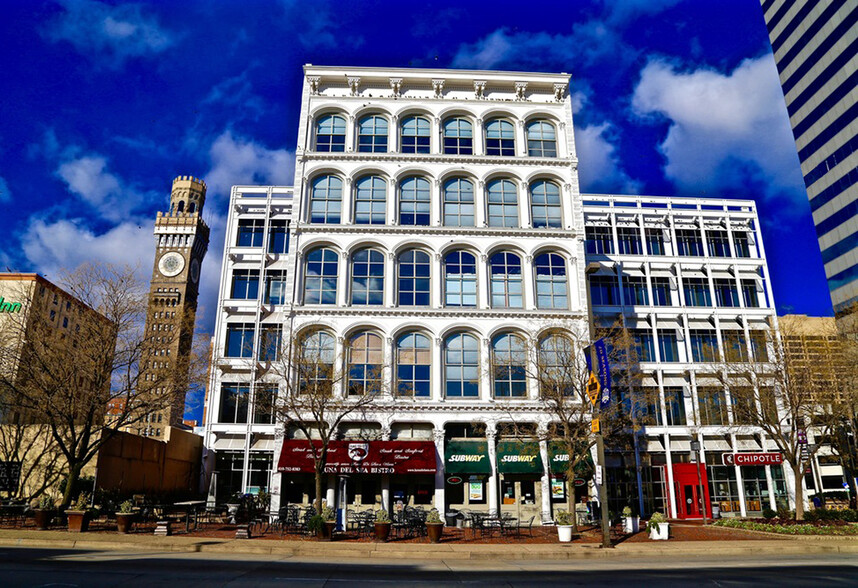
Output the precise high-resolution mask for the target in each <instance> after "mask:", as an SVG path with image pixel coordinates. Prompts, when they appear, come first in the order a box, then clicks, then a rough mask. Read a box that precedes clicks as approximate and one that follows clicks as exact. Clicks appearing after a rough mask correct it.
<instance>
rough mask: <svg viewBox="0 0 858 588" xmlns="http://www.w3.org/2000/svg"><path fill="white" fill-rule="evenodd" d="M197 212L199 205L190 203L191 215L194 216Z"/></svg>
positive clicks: (189, 210)
mask: <svg viewBox="0 0 858 588" xmlns="http://www.w3.org/2000/svg"><path fill="white" fill-rule="evenodd" d="M196 211H197V203H196V202H191V203H189V204H188V212H189V213H190V214H194V213H195V212H196Z"/></svg>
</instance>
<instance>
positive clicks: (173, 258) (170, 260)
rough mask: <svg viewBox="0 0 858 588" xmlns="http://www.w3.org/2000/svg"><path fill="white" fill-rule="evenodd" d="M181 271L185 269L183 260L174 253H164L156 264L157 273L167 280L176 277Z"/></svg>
mask: <svg viewBox="0 0 858 588" xmlns="http://www.w3.org/2000/svg"><path fill="white" fill-rule="evenodd" d="M183 269H185V258H184V257H182V256H181V255H180V254H178V253H176V252H175V251H171V252H170V253H165V254H164V255H163V257H161V260H160V261H159V262H158V271H159V272H161V273H162V274H163V275H164V276H166V277H168V278H172V277H173V276H178V275H179V274H180V273H182V270H183Z"/></svg>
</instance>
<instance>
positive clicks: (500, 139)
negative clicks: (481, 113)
mask: <svg viewBox="0 0 858 588" xmlns="http://www.w3.org/2000/svg"><path fill="white" fill-rule="evenodd" d="M486 155H508V156H511V157H512V156H515V127H513V126H512V123H511V122H509V121H508V120H504V119H501V118H496V119H494V120H490V121H489V122H488V123H486Z"/></svg>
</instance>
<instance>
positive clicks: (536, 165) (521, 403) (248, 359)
mask: <svg viewBox="0 0 858 588" xmlns="http://www.w3.org/2000/svg"><path fill="white" fill-rule="evenodd" d="M568 81H569V77H568V75H566V74H534V73H512V72H485V71H464V70H415V69H374V68H339V67H315V66H306V67H305V80H304V87H303V96H302V106H301V115H300V126H299V134H298V147H297V150H296V158H297V162H296V173H295V182H294V188H291V187H259V186H255V187H254V186H237V187H234V188H233V191H232V196H231V201H230V211H229V220H228V224H227V233H226V247H225V250H224V264H223V270H222V276H221V291H220V301H219V313H218V320H217V326H216V333H215V338H214V355H215V362H214V369H213V376H212V385H211V387H210V392H209V394H208V399H207V406H206V416H205V421H206V424H205V431H206V444H207V447H209V448H210V449H212V450H214V453H215V455H216V457H215V458H214V460H212V461H211V462H210V463H211V468H212V469H213V470H214V471H215V472H216V476H217V477H216V483H215V484H213V488H214V487H216V488H217V494H218V496H219V499H223V496H224V493H230V492H234V491H236V490H239V491H256V490H269V491H272V493H273V494H274V499H273V506H276V505H277V504H279V503H281V502H283V503H285V502H293V503H294V502H298V503H307V502H309V501H310V500H311V499H312V493H313V488H312V475H311V474H310V473H307V472H306V467H304V466H302V465H301V464H299V463H297V462H296V461H295V460H294V459H293V458H291V457H290V447H292V446H293V445H295V444H299V443H301V441H300V439H296V438H294V437H295V433H294V432H293V431H283V430H282V426H280V427H278V426H277V425H276V424H274V422H273V418H272V415H271V414H270V411H268V410H259V409H257V408H256V407H261V406H264V405H266V404H267V403H266V402H263V401H262V400H260V399H265V398H267V397H268V396H269V395H270V394H272V393H273V391H275V390H276V388H277V385H278V382H277V381H276V378H274V377H273V376H272V374H271V372H270V371H269V370H268V367H267V366H268V364H267V363H266V360H267V359H268V358H267V357H265V354H266V353H267V351H266V350H267V349H268V348H269V347H270V343H271V342H273V341H277V340H278V339H279V338H280V337H283V336H288V337H293V338H294V339H296V340H302V341H305V342H306V344H308V345H311V346H313V347H314V348H315V349H317V350H319V351H321V352H322V356H324V357H330V358H331V361H342V362H343V369H344V370H345V372H346V373H347V374H348V380H347V382H345V383H344V384H343V385H342V386H341V387H340V390H339V393H341V394H343V395H344V396H348V395H350V394H358V393H360V391H361V390H362V388H363V387H364V386H368V385H375V384H376V382H375V381H374V379H375V378H376V376H375V375H374V374H375V372H374V370H373V367H374V366H378V365H381V366H385V367H384V369H383V371H382V373H381V379H382V380H383V382H384V383H385V387H386V389H387V390H388V394H387V395H386V397H385V399H384V400H383V402H381V403H380V404H379V405H378V407H377V408H376V409H375V410H374V413H373V414H371V415H369V416H368V417H367V419H366V421H364V422H355V423H347V424H346V425H345V426H344V427H342V429H341V431H340V436H341V438H342V439H344V440H349V439H355V440H357V439H358V438H359V437H360V438H365V437H366V434H367V432H370V433H372V434H374V436H375V438H376V439H377V440H374V441H371V442H370V445H371V446H372V447H370V448H369V449H368V451H369V452H370V453H371V454H373V455H375V454H374V453H373V452H377V451H379V450H387V451H391V452H396V451H399V450H400V449H402V448H405V447H412V448H420V451H427V452H429V453H428V454H432V453H434V456H435V465H434V467H431V468H427V467H425V463H424V464H421V466H420V467H417V466H415V467H413V468H411V469H409V468H408V467H401V468H400V467H396V468H393V467H391V468H387V469H385V468H381V469H380V470H378V471H379V472H380V471H386V472H387V473H357V472H359V471H361V470H360V469H352V470H350V469H349V468H341V469H339V470H338V472H340V473H342V472H346V473H347V475H346V476H340V478H341V479H342V478H344V477H347V478H348V483H347V484H346V485H345V486H342V485H340V486H338V488H339V490H337V489H336V488H335V486H337V485H336V484H335V479H336V476H333V475H332V476H329V478H330V484H329V487H328V491H327V499H328V501H329V502H331V503H333V502H334V500H335V499H336V501H337V503H338V504H344V503H347V504H349V506H350V507H352V508H362V507H367V506H370V507H371V506H374V505H378V504H383V505H384V506H385V508H389V507H391V506H392V505H393V504H395V503H397V502H402V503H410V504H425V505H432V504H434V505H436V506H437V507H438V508H439V509H441V510H442V511H443V509H445V508H450V507H463V506H467V507H469V508H475V509H483V510H485V509H492V508H500V509H502V510H505V511H511V512H513V513H514V514H515V515H516V516H518V517H519V518H523V519H525V520H526V519H527V518H529V517H531V516H536V517H537V520H538V518H539V515H540V514H541V513H545V516H546V517H548V516H550V514H549V513H550V512H551V511H552V502H554V503H562V504H564V505H565V504H566V502H567V499H568V497H567V496H565V494H564V490H563V488H562V484H559V483H556V482H555V481H554V480H555V478H556V476H555V472H554V471H553V468H552V465H551V464H552V463H554V462H559V461H562V459H563V457H564V456H563V455H559V454H557V453H555V452H554V451H553V448H552V447H550V446H549V444H547V443H546V442H545V441H541V442H536V441H534V442H533V443H522V442H520V441H515V440H512V439H506V438H504V431H505V428H504V426H503V425H504V424H505V423H507V422H510V421H514V422H516V423H517V424H519V425H522V424H525V425H529V426H531V427H532V428H533V430H534V433H537V432H539V431H543V432H544V431H545V428H546V426H547V425H548V423H549V420H550V415H549V414H547V413H546V412H545V411H544V409H543V408H541V405H540V402H539V401H538V399H537V390H536V386H535V383H534V382H533V381H530V380H529V379H528V378H527V377H526V374H525V371H526V370H524V369H521V370H519V369H515V363H516V359H517V358H518V357H520V356H521V354H520V350H523V349H525V348H530V347H531V346H533V347H535V348H543V347H544V346H546V345H550V344H551V342H552V340H553V339H552V338H553V337H557V336H560V334H561V333H562V331H563V330H564V329H569V330H580V329H586V328H587V324H588V318H589V313H588V308H587V304H588V302H587V299H588V296H587V294H588V292H587V290H586V288H587V280H588V276H587V272H588V271H589V272H590V274H591V275H590V276H589V279H590V281H591V284H592V286H591V287H592V288H593V289H592V291H591V293H592V295H593V308H594V310H595V313H594V317H595V320H596V321H597V322H598V321H599V320H602V317H606V316H611V317H616V316H617V315H618V314H619V315H621V316H624V317H625V320H626V321H627V324H628V325H629V326H631V327H633V328H635V329H640V332H639V333H638V334H639V337H640V341H641V344H642V345H643V346H645V347H646V348H647V349H648V350H651V353H652V356H651V360H652V364H651V366H650V367H651V368H652V370H651V372H652V377H651V379H650V380H649V381H647V382H646V385H649V386H653V387H657V388H658V390H659V394H660V406H658V407H657V408H656V409H654V410H655V411H656V412H657V413H658V417H659V419H660V425H659V426H657V427H653V428H650V429H648V430H647V431H645V433H644V434H643V436H641V437H639V438H638V443H636V449H635V452H634V454H630V455H617V456H612V457H609V459H608V464H607V465H608V468H609V469H608V474H609V475H608V480H609V482H610V483H612V484H614V485H615V486H616V487H617V488H618V490H617V491H616V492H615V493H614V494H615V498H616V499H617V500H619V501H621V502H623V503H624V504H625V503H627V502H628V503H632V504H639V505H640V509H641V510H643V511H645V512H650V511H651V510H653V509H662V508H669V509H671V512H672V513H673V514H682V513H681V512H680V511H678V510H677V506H676V505H677V501H678V500H679V501H681V500H683V496H682V494H683V493H684V492H685V488H684V487H682V486H681V485H680V484H679V482H681V480H682V479H684V478H683V477H682V476H685V472H681V471H680V470H682V467H679V468H677V467H674V464H679V463H684V462H687V461H689V455H688V447H687V445H688V444H689V442H690V440H691V437H692V435H696V436H697V437H698V438H701V439H702V440H703V442H704V445H705V448H704V451H712V452H716V451H728V450H742V448H743V447H744V445H743V443H750V442H748V441H747V439H745V438H739V437H736V435H731V434H729V433H725V432H724V430H723V427H721V428H714V425H713V428H711V429H709V428H707V426H708V425H707V426H701V427H698V426H697V420H695V419H696V418H697V417H696V415H698V414H700V413H699V406H698V402H697V400H696V399H697V396H696V395H699V394H700V391H701V390H704V391H705V392H706V393H707V394H708V393H710V392H711V386H710V387H706V386H704V384H703V382H704V379H703V378H700V377H698V375H697V373H698V371H699V369H698V368H700V369H705V366H701V365H700V364H701V359H700V357H698V356H697V355H696V354H699V352H700V349H701V348H702V347H700V345H702V343H700V341H701V339H700V337H706V338H707V339H706V343H708V344H711V343H716V344H717V345H719V346H720V347H719V349H725V345H727V342H728V338H729V342H730V344H731V345H734V344H735V342H736V341H737V339H736V337H738V336H739V335H741V337H743V338H742V339H740V340H738V341H741V342H743V343H741V344H742V345H744V346H745V347H746V349H747V350H748V353H752V352H758V350H757V347H756V346H755V345H754V344H753V342H754V341H756V339H754V333H755V332H756V331H757V330H758V329H763V328H765V326H766V321H767V320H768V319H769V318H770V317H771V316H773V312H774V311H773V307H774V306H773V303H772V300H771V290H770V287H769V281H768V275H767V270H766V264H765V256H764V253H763V249H762V241H761V239H760V234H759V226H758V221H757V218H756V210H755V208H754V205H753V203H752V202H745V201H726V200H712V201H710V200H700V199H693V200H692V199H666V198H649V197H619V196H616V197H615V196H590V195H581V194H580V193H579V189H578V174H577V167H578V165H577V157H576V153H575V143H574V138H573V126H572V125H573V123H572V111H571V102H570V99H569V96H568V94H567V84H568ZM585 224H586V227H587V228H586V234H585ZM694 231H697V238H696V239H695V238H694V235H693V232H694ZM658 235H660V237H658ZM657 237H658V238H657ZM585 239H586V246H587V248H588V249H587V252H586V253H585ZM634 239H638V241H637V244H636V245H634V244H632V241H633V240H634ZM609 243H610V246H609V245H608V244H609ZM656 244H658V247H660V248H661V250H659V251H654V250H652V249H651V248H652V247H655V246H656ZM621 293H625V296H626V297H627V298H626V299H625V304H623V296H624V294H621ZM752 293H753V295H752ZM629 296H630V297H631V298H629ZM689 297H700V299H699V301H700V302H701V305H700V306H699V307H697V306H693V305H692V302H691V298H689ZM749 297H753V298H754V301H755V302H756V306H755V305H754V304H751V303H750V302H751V300H750V298H749ZM633 298H634V303H633ZM728 299H729V301H728ZM694 301H697V298H694ZM707 301H708V304H705V305H704V303H706V302H707ZM743 301H744V302H743ZM727 302H729V304H728V303H727ZM636 332H637V331H636ZM670 333H672V335H671V334H670ZM695 345H697V347H695ZM493 355H494V356H495V357H496V358H498V359H499V360H500V362H501V363H504V362H505V363H506V365H509V366H510V369H508V370H506V372H505V373H504V374H503V375H499V374H498V373H494V374H493V373H492V370H488V369H485V366H487V365H490V362H491V358H492V356H493ZM677 390H680V391H679V392H677ZM671 394H674V396H670V395H671ZM680 401H681V404H682V410H683V411H684V412H683V413H682V414H683V419H679V418H678V416H677V414H678V413H676V411H677V410H679V407H677V404H676V403H677V402H680ZM706 406H709V405H706ZM717 406H718V407H719V410H720V409H721V408H722V405H721V404H718V405H717ZM723 408H724V410H725V411H726V405H724V406H723ZM724 418H725V419H727V418H729V417H728V416H727V414H726V412H725V415H724ZM726 424H729V421H725V425H726ZM752 436H753V435H752ZM537 437H539V438H544V435H535V438H537ZM756 438H757V439H759V436H757V437H756ZM760 442H761V443H763V444H765V440H760ZM305 444H306V442H305ZM409 444H410V445H409ZM748 447H749V448H750V446H748ZM433 450H434V451H433ZM344 452H345V450H343V453H344ZM712 455H714V453H713V454H712ZM290 460H291V461H290ZM278 466H279V468H280V470H281V472H283V473H278V472H277V470H278ZM562 469H563V468H562V467H561V468H557V471H558V472H559V471H562ZM432 470H434V473H433V472H432ZM612 470H613V473H612ZM711 471H712V475H713V476H716V477H717V476H720V475H722V474H723V472H721V471H720V469H719V470H718V471H717V472H716V471H715V470H711ZM675 475H676V476H675ZM695 475H696V474H695ZM755 475H756V474H755ZM728 478H729V475H728ZM754 479H755V480H756V482H757V485H758V486H759V483H760V476H759V475H756V478H754ZM763 479H764V482H766V483H767V484H768V485H767V488H775V487H776V485H777V483H778V482H777V480H774V479H773V478H772V472H771V471H770V469H769V468H768V467H767V468H766V470H765V475H764V476H763ZM713 483H714V481H713ZM726 483H727V484H728V487H729V485H730V483H732V484H733V485H734V486H738V488H742V487H743V478H742V472H741V471H739V467H738V466H736V471H735V473H734V477H733V479H732V480H730V479H728V480H727V482H726ZM621 486H622V488H621ZM744 486H745V487H749V486H748V485H747V481H745V484H744ZM639 488H640V489H641V491H640V492H639V491H638V489H639ZM712 488H713V489H712V492H713V494H715V495H718V489H717V488H716V487H715V486H712ZM728 490H729V488H728ZM343 491H344V492H343ZM582 492H583V493H584V494H586V493H587V488H586V487H584V488H583V489H582ZM612 492H613V491H612ZM766 492H767V496H768V490H766ZM736 494H738V491H737V493H736ZM638 495H639V496H638ZM725 496H726V498H725V500H729V501H731V502H732V501H733V493H731V492H729V491H728V492H727V494H726V495H725ZM715 499H716V496H713V501H715ZM735 501H736V503H737V504H738V503H740V502H741V510H742V511H743V512H744V510H745V509H746V508H747V501H746V500H745V498H739V497H738V496H736V497H735ZM737 510H739V509H737Z"/></svg>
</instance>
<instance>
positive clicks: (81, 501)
mask: <svg viewBox="0 0 858 588" xmlns="http://www.w3.org/2000/svg"><path fill="white" fill-rule="evenodd" d="M88 502H89V500H88V498H87V495H86V493H81V495H80V496H78V498H77V501H76V502H75V503H74V504H72V505H71V507H70V508H69V509H68V510H67V511H66V517H68V527H69V531H71V532H73V533H86V532H87V530H88V529H89V521H90V519H91V518H92V511H90V509H89V506H88V505H87V503H88Z"/></svg>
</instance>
